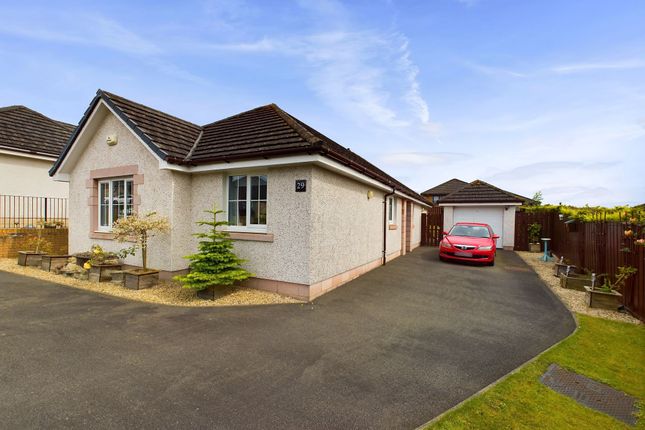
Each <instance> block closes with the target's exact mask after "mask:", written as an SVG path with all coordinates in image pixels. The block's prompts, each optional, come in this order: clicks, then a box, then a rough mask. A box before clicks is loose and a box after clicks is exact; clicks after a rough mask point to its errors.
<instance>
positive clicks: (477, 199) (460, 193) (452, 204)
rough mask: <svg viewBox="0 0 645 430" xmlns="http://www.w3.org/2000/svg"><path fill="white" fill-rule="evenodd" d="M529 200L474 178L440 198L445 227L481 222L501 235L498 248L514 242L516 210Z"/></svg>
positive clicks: (511, 244) (509, 245) (507, 246)
mask: <svg viewBox="0 0 645 430" xmlns="http://www.w3.org/2000/svg"><path fill="white" fill-rule="evenodd" d="M528 200H529V199H527V198H525V197H522V196H519V195H517V194H513V193H511V192H509V191H505V190H502V189H500V188H497V187H495V186H494V185H491V184H489V183H487V182H484V181H481V180H475V181H473V182H471V183H469V184H467V185H465V186H463V187H461V188H459V189H458V190H456V191H454V192H452V193H450V194H448V195H446V196H444V197H441V198H440V199H439V200H438V201H437V203H438V204H439V206H440V207H442V208H443V225H444V230H448V229H449V228H450V227H452V226H453V225H454V224H455V223H458V222H480V223H484V224H488V225H490V226H491V227H492V229H493V231H494V232H495V234H497V235H498V236H499V239H498V240H497V248H504V249H513V246H514V245H515V210H516V209H517V207H519V206H521V205H522V204H524V203H525V202H526V201H528Z"/></svg>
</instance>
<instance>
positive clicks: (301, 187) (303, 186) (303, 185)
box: [296, 179, 307, 193]
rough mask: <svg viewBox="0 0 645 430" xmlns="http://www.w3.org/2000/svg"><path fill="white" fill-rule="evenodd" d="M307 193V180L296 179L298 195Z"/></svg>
mask: <svg viewBox="0 0 645 430" xmlns="http://www.w3.org/2000/svg"><path fill="white" fill-rule="evenodd" d="M305 191H307V180H306V179H296V193H304V192H305Z"/></svg>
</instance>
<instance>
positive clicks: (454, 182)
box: [421, 178, 468, 203]
mask: <svg viewBox="0 0 645 430" xmlns="http://www.w3.org/2000/svg"><path fill="white" fill-rule="evenodd" d="M466 185H468V182H464V181H462V180H461V179H457V178H453V179H450V180H449V181H446V182H444V183H443V184H439V185H437V186H436V187H432V188H430V189H428V190H425V191H424V192H422V193H421V195H422V196H423V197H425V198H426V199H428V200H429V201H431V202H432V203H437V202H438V201H439V199H440V198H442V197H445V196H447V195H448V194H450V193H453V192H455V191H457V190H460V189H461V188H463V187H464V186H466Z"/></svg>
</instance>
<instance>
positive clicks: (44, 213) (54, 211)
mask: <svg viewBox="0 0 645 430" xmlns="http://www.w3.org/2000/svg"><path fill="white" fill-rule="evenodd" d="M41 222H42V223H44V224H47V225H50V226H58V227H64V226H66V225H67V199H65V198H58V197H33V196H11V195H0V228H30V227H36V226H37V225H38V224H39V223H41Z"/></svg>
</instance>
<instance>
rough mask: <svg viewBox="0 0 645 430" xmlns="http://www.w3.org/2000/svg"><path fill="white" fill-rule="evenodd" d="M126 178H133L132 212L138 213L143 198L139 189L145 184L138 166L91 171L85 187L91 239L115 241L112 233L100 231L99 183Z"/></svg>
mask: <svg viewBox="0 0 645 430" xmlns="http://www.w3.org/2000/svg"><path fill="white" fill-rule="evenodd" d="M124 177H125V178H132V196H133V199H132V211H133V212H134V213H137V212H138V209H139V205H140V204H141V196H140V195H139V192H138V191H139V190H138V188H139V185H142V184H143V174H139V166H138V165H136V164H134V165H128V166H119V167H108V168H105V169H96V170H91V171H90V177H89V179H88V180H87V181H86V183H85V187H86V188H87V189H88V190H89V197H88V200H87V204H88V206H89V208H90V211H89V212H90V232H89V237H90V238H91V239H108V240H112V239H114V235H113V234H112V233H110V232H105V231H99V181H102V180H109V179H116V178H124Z"/></svg>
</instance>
